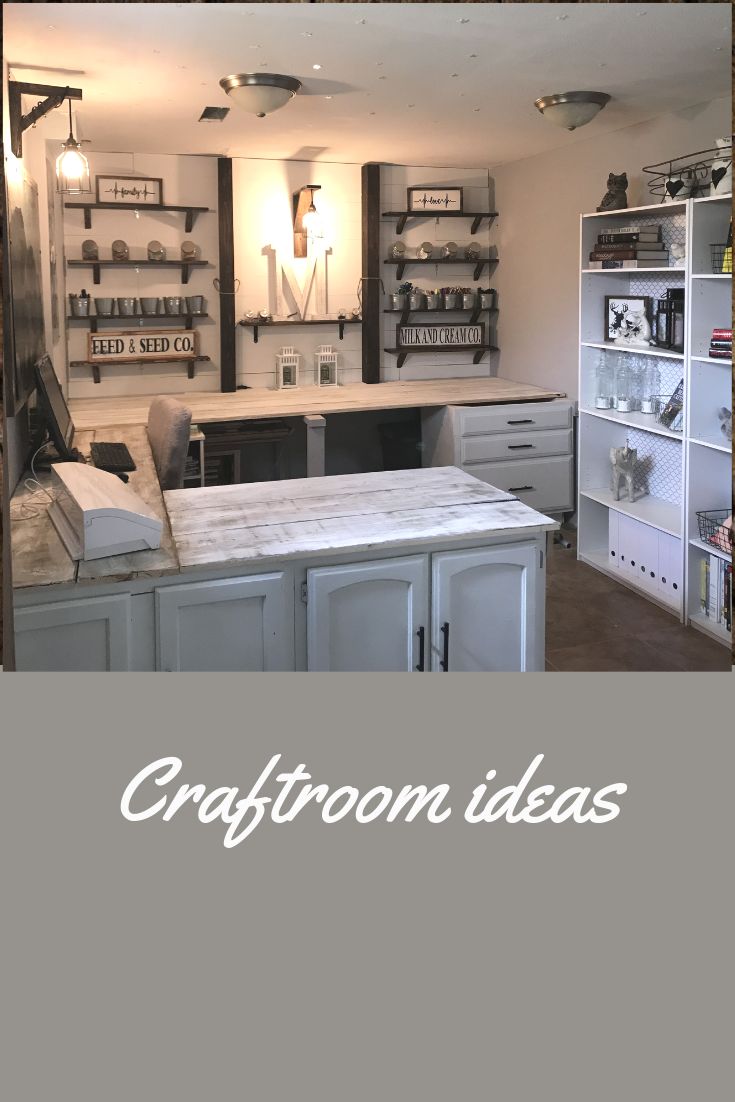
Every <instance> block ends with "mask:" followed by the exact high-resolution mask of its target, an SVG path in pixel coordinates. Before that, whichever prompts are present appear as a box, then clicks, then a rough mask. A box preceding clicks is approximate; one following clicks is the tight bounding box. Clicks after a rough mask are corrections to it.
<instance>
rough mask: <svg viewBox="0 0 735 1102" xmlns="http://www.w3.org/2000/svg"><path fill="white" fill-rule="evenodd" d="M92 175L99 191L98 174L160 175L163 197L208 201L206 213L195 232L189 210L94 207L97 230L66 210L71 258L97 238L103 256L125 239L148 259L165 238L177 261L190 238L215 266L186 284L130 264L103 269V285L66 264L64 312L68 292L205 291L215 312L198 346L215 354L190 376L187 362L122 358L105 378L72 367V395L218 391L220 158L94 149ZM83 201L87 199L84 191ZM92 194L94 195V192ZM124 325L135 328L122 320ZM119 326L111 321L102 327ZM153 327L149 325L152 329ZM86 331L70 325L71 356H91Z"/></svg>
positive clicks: (172, 273) (172, 271)
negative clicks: (214, 282)
mask: <svg viewBox="0 0 735 1102" xmlns="http://www.w3.org/2000/svg"><path fill="white" fill-rule="evenodd" d="M88 156H89V163H90V174H91V177H92V189H93V192H94V178H95V176H96V174H97V173H102V174H106V175H109V174H111V173H114V172H125V173H129V174H131V175H139V176H152V177H160V178H161V179H162V180H163V200H164V203H171V204H185V203H191V204H192V206H199V207H209V208H210V211H209V213H207V214H199V215H198V216H197V218H196V221H195V223H194V228H193V230H192V231H191V233H188V234H187V233H186V232H185V230H184V224H185V223H184V218H185V216H184V214H183V213H174V212H166V211H146V212H143V211H141V213H140V217H139V218H137V217H136V215H135V212H134V211H127V210H125V211H123V210H121V211H94V212H93V215H92V229H91V230H85V228H84V220H83V216H82V211H79V210H67V209H64V249H65V252H66V259H67V260H71V259H81V256H82V242H83V241H84V240H85V239H86V238H92V239H93V240H94V241H96V242H97V244H98V246H99V255H100V259H107V260H109V259H111V256H112V250H111V246H112V242H113V241H114V240H116V239H117V238H121V239H122V240H123V241H125V242H126V243H127V244H128V246H129V249H130V259H131V260H135V259H137V258H140V259H141V260H144V259H146V256H147V246H148V242H149V241H151V240H156V241H160V242H161V244H162V245H163V246H164V247H165V249H166V259H167V260H175V259H177V258H178V257H179V256H180V255H181V254H180V246H181V242H182V241H184V240H187V239H189V240H191V241H194V242H196V244H197V245H199V247H200V250H201V259H203V260H208V261H209V262H210V265H211V266H210V267H206V268H193V269H192V271H191V272H190V276H189V282H188V283H187V284H186V286H182V284H181V279H180V275H179V272H178V271H177V269H176V268H162V269H161V271H160V272H157V271H156V270H155V269H152V268H140V269H139V270H138V271H136V269H135V268H124V269H120V271H113V270H111V269H109V268H103V269H102V274H101V282H100V283H99V285H95V284H93V283H92V270H91V269H86V268H67V269H66V296H65V298H64V301H63V302H62V303H60V306H61V309H62V313H63V315H64V316H66V315H67V314H68V313H69V299H68V295H69V294H70V293H72V292H76V293H79V291H80V290H81V289H82V288H83V287H84V288H85V289H86V290H87V291H88V292H89V294H90V295H91V296H92V297H93V298H94V297H96V296H102V297H110V296H112V297H115V298H116V297H118V296H135V297H137V298H140V296H154V295H157V296H159V297H163V296H164V295H182V296H186V295H198V294H199V295H204V299H205V310H206V312H207V313H208V314H209V315H210V316H209V318H205V319H203V320H202V321H199V322H195V323H194V324H195V327H196V329H197V331H198V332H199V335H200V336H199V351H200V354H201V355H204V356H209V357H211V362H210V363H200V364H197V370H196V377H195V378H194V379H192V380H189V379H188V378H187V374H186V367H185V365H183V364H180V363H176V364H171V365H167V364H145V365H131V364H120V365H118V366H115V367H109V366H105V367H104V368H103V369H102V381H101V382H100V383H99V384H95V383H94V382H93V381H92V375H91V371H90V370H89V369H88V368H81V369H80V368H70V369H69V383H68V385H69V396H70V397H71V398H88V397H94V398H98V397H103V396H104V397H108V398H109V397H112V396H116V395H122V394H163V393H172V392H177V393H187V392H192V391H203V390H219V386H220V364H219V351H220V345H219V296H218V294H217V293H216V291H215V290H214V288H213V286H212V280H213V279H214V278H215V277H216V276H217V275H218V269H219V259H218V257H219V233H218V222H217V159H216V157H190V156H180V157H175V156H168V155H160V156H157V155H152V154H140V153H90V154H89V155H88ZM84 198H85V199H86V198H87V197H84ZM89 198H93V196H91V197H89ZM120 321H121V324H120V326H119V328H120V329H126V328H127V329H129V328H134V327H135V323H133V325H130V324H129V323H127V322H126V321H125V319H120ZM103 328H104V330H105V331H106V332H107V331H114V330H115V329H116V328H118V327H117V326H113V325H112V324H111V323H109V324H106V325H105V326H104V327H102V326H101V327H100V331H102V329H103ZM149 328H151V326H150V325H146V329H149ZM87 333H88V329H87V328H86V327H85V326H83V325H82V324H81V323H74V324H72V325H69V327H68V360H69V362H70V363H71V362H72V361H74V360H84V359H86V358H87Z"/></svg>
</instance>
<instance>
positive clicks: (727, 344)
mask: <svg viewBox="0 0 735 1102" xmlns="http://www.w3.org/2000/svg"><path fill="white" fill-rule="evenodd" d="M709 354H710V357H711V358H712V359H713V360H731V359H732V329H713V330H712V339H711V340H710V342H709Z"/></svg>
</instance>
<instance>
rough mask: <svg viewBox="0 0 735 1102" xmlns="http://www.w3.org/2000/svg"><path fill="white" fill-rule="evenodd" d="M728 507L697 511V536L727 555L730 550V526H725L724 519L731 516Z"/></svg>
mask: <svg viewBox="0 0 735 1102" xmlns="http://www.w3.org/2000/svg"><path fill="white" fill-rule="evenodd" d="M731 516H732V513H731V511H730V510H729V509H705V510H703V511H702V512H698V513H697V523H698V525H699V538H700V539H701V541H702V543H709V544H711V545H712V546H713V547H716V548H717V549H718V550H719V551H725V552H726V553H727V554H728V555H729V554H730V553H731V551H732V528H725V521H726V520H727V519H728V517H731Z"/></svg>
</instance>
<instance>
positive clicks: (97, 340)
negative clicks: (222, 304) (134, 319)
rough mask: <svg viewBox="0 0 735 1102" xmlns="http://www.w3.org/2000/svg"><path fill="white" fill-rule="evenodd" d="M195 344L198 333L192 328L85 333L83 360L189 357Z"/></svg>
mask: <svg viewBox="0 0 735 1102" xmlns="http://www.w3.org/2000/svg"><path fill="white" fill-rule="evenodd" d="M198 343H199V334H198V333H197V332H196V331H195V330H193V329H161V330H156V329H149V330H148V331H147V332H142V331H141V332H138V331H132V332H120V333H114V332H113V333H89V334H88V335H87V353H88V355H87V359H88V360H90V361H91V362H92V363H126V362H127V363H129V362H131V361H132V360H151V361H160V360H193V359H195V358H196V356H197V355H198V352H199V348H198Z"/></svg>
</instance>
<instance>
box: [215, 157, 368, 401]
mask: <svg viewBox="0 0 735 1102" xmlns="http://www.w3.org/2000/svg"><path fill="white" fill-rule="evenodd" d="M232 177H233V198H234V240H235V277H236V279H239V280H240V288H239V291H238V293H237V295H236V297H235V317H236V319H237V320H239V319H240V318H242V317H243V316H244V314H245V313H246V312H247V311H248V310H254V311H256V313H257V312H258V311H259V310H261V309H268V310H269V311H270V312H271V313H272V314H273V315H274V316H276V315H279V314H280V315H284V316H285V315H286V314H287V313H289V312H290V309H291V307H287V306H286V302H285V299H284V296H283V293H282V284H281V281H280V277H279V273H278V272H277V271H276V265H275V259H274V255H273V253H272V251H271V249H270V247H272V248H273V249H276V250H277V251H278V255H279V257H281V256H282V257H284V258H285V259H286V260H292V258H293V218H292V198H291V197H292V195H293V193H294V192H295V191H298V189H299V188H300V187H303V186H304V185H306V184H319V185H320V186H321V189H320V190H319V191H318V192H317V193H316V199H315V205H316V206H317V208H318V210H319V213H320V215H321V216H322V220H323V223H324V228H325V242H326V244H327V246H328V248H330V249H331V251H330V252H329V253H328V254H327V258H326V269H327V291H326V313H327V315H328V316H334V317H336V315H337V313H338V312H339V311H340V310H345V311H346V312H347V313H348V315H349V313H350V311H351V310H352V309H353V307H355V306H357V305H358V300H357V284H358V280H359V278H360V268H361V253H362V230H361V209H362V204H361V168H360V165H344V164H329V163H326V162H318V163H316V162H310V161H258V160H247V159H243V158H235V159H234V160H233V171H232ZM293 263H294V270H295V273H296V276H297V278H299V279H301V278H303V271H304V268H305V266H306V263H307V261H306V260H305V259H299V260H295V261H294V262H293ZM318 313H319V311H318V309H317V299H316V295H315V293H314V292H312V298H311V299H310V300H309V304H308V307H307V316H308V315H309V314H311V315H317V314H318ZM236 340H237V381H238V384H245V385H247V386H252V387H265V388H269V387H273V386H275V365H276V354H277V353H278V351H279V350H280V348H281V347H282V346H283V345H289V344H290V345H293V347H294V348H295V349H296V350H297V351H298V352H300V353H301V357H302V359H301V372H302V374H301V379H300V383H301V385H308V384H309V383H311V382H312V380H313V364H314V352H315V350H316V348H317V347H318V346H319V345H320V344H332V345H333V346H334V347H335V348H336V349H337V350H338V351H339V353H340V359H339V373H340V381H341V382H343V383H352V382H359V381H360V380H361V378H362V341H361V327H360V326H357V325H355V326H349V325H348V326H346V327H345V336H344V340H342V341H340V340H339V335H338V332H337V325H336V324H334V325H325V326H323V327H322V326H304V327H296V326H295V327H294V328H293V329H283V328H277V329H272V330H270V331H269V330H268V329H267V328H265V327H261V329H260V332H259V340H258V343H257V344H255V343H254V342H253V337H252V332H251V331H250V330H246V329H243V328H242V327H239V326H238V329H237V338H236Z"/></svg>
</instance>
